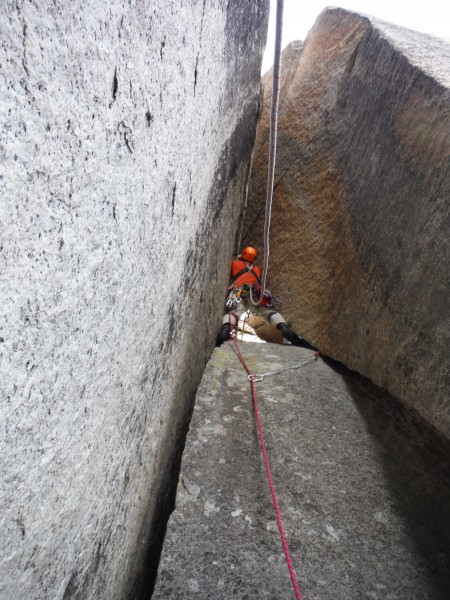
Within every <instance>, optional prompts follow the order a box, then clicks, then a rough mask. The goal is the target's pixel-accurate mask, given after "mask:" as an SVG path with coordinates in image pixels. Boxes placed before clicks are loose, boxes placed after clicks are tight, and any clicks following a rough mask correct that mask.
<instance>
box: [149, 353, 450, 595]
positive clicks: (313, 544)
mask: <svg viewBox="0 0 450 600" xmlns="http://www.w3.org/2000/svg"><path fill="white" fill-rule="evenodd" d="M240 348H241V351H242V353H243V355H244V358H245V359H246V361H247V362H248V364H249V366H250V369H251V370H252V372H256V373H264V372H266V371H272V370H276V369H278V368H283V367H286V366H290V365H295V364H299V363H302V362H304V361H305V360H306V359H308V358H310V357H311V354H312V353H311V352H309V351H307V350H304V349H301V348H294V347H292V346H288V345H284V346H283V345H275V344H252V343H247V344H246V343H243V344H240ZM256 389H257V397H258V403H259V409H260V415H261V420H262V426H263V430H264V436H265V441H266V448H267V452H268V455H269V460H270V463H271V469H272V477H273V479H274V483H275V487H276V490H277V496H278V501H279V504H280V510H281V514H282V518H283V522H284V528H285V532H286V536H287V540H288V543H289V546H290V551H291V554H292V558H293V563H294V568H295V569H296V573H297V577H298V580H299V586H300V590H301V592H302V594H303V597H304V598H305V600H338V599H339V600H344V599H348V600H354V599H356V598H358V599H359V598H368V599H369V598H370V599H373V600H376V599H378V600H387V599H391V600H392V599H398V600H404V599H405V598H410V599H414V600H419V599H423V598H427V599H430V600H431V599H434V600H437V599H439V600H444V599H446V598H448V597H449V594H450V497H449V496H450V492H449V490H450V485H449V484H450V452H449V450H450V448H449V444H448V441H446V440H445V438H443V437H441V436H438V435H436V433H435V430H433V429H432V428H431V427H429V426H427V425H426V424H425V423H424V422H423V421H421V420H420V419H419V418H417V416H415V415H414V414H413V413H411V412H408V411H407V410H406V409H404V408H403V407H402V406H401V405H400V404H399V403H398V402H397V401H395V400H394V399H393V398H392V397H390V396H389V395H388V394H387V393H386V392H383V391H382V390H380V389H379V388H377V387H375V386H374V385H373V384H371V383H370V382H369V381H368V380H367V379H363V378H362V377H360V376H358V375H356V374H351V373H349V372H348V371H342V370H337V369H336V367H334V368H333V367H332V366H330V365H329V364H326V363H325V362H324V361H323V360H321V359H319V360H318V361H316V362H313V363H312V364H309V365H308V366H305V367H302V368H300V369H297V370H291V371H288V372H286V373H284V374H280V375H275V376H272V377H268V378H266V379H264V381H263V382H260V383H257V384H256ZM152 598H153V599H154V600H155V599H163V598H172V599H181V598H199V599H209V598H211V599H212V598H219V599H223V600H225V599H228V598H239V599H244V598H245V599H247V600H256V599H257V598H270V599H273V600H279V599H280V598H294V595H293V591H292V589H291V583H290V579H289V575H288V570H287V567H286V564H285V561H284V557H283V553H282V547H281V542H280V539H279V535H278V531H277V526H276V521H275V514H274V510H273V506H272V502H271V498H270V492H269V488H268V484H267V480H266V474H265V469H264V464H263V461H262V457H261V450H260V447H259V439H258V433H257V429H256V425H255V420H254V415H253V409H252V403H251V396H250V386H249V382H248V381H247V377H246V373H245V371H244V369H243V367H242V365H241V364H240V362H239V360H238V358H237V356H236V355H235V354H234V349H233V346H232V344H231V343H230V342H228V343H226V344H224V345H223V346H222V347H221V348H220V349H217V350H216V351H215V352H214V354H213V357H212V359H211V361H210V362H209V363H208V365H207V368H206V371H205V374H204V377H203V380H202V383H201V385H200V387H199V390H198V393H197V398H196V404H195V409H194V415H193V419H192V421H191V426H190V430H189V434H188V438H187V442H186V449H185V452H184V455H183V463H182V469H181V477H180V483H179V486H178V494H177V499H176V510H175V511H174V513H173V514H172V516H171V518H170V521H169V525H168V531H167V537H166V540H165V543H164V547H163V554H162V560H161V563H160V568H159V573H158V579H157V584H156V588H155V592H154V594H153V596H152Z"/></svg>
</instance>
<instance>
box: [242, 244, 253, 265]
mask: <svg viewBox="0 0 450 600" xmlns="http://www.w3.org/2000/svg"><path fill="white" fill-rule="evenodd" d="M256 254H257V252H256V250H255V249H254V248H252V247H251V246H247V247H246V248H244V249H243V250H242V253H241V257H242V259H243V260H247V261H248V262H253V261H254V260H255V258H256Z"/></svg>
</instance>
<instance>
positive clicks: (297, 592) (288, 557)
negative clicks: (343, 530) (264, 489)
mask: <svg viewBox="0 0 450 600" xmlns="http://www.w3.org/2000/svg"><path fill="white" fill-rule="evenodd" d="M233 344H234V347H235V349H236V354H237V355H238V357H239V360H240V361H241V363H242V365H243V367H244V369H245V370H246V371H247V375H248V378H249V379H250V386H251V390H252V399H253V407H254V409H255V418H256V424H257V426H258V433H259V441H260V444H261V450H262V453H263V457H264V464H265V467H266V473H267V480H268V482H269V487H270V493H271V494H272V501H273V506H274V508H275V514H276V517H277V525H278V530H279V532H280V536H281V543H282V545H283V550H284V556H285V558H286V563H287V567H288V570H289V575H290V577H291V582H292V587H293V589H294V593H295V598H296V600H302V595H301V593H300V590H299V587H298V583H297V577H296V575H295V571H294V566H293V564H292V559H291V554H290V552H289V546H288V543H287V539H286V534H285V533H284V528H283V523H282V520H281V512H280V507H279V505H278V500H277V495H276V492H275V486H274V484H273V480H272V473H271V471H270V465H269V458H268V456H267V451H266V444H265V442H264V435H263V431H262V426H261V418H260V416H259V406H258V400H257V398H256V389H255V382H254V381H253V378H254V376H253V375H252V373H251V371H250V369H249V368H248V366H247V364H246V362H245V360H244V358H243V356H242V354H241V351H240V350H239V347H238V344H237V342H236V339H235V337H234V336H233Z"/></svg>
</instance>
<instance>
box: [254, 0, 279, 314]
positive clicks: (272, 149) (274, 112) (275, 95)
mask: <svg viewBox="0 0 450 600" xmlns="http://www.w3.org/2000/svg"><path fill="white" fill-rule="evenodd" d="M283 10H284V0H278V1H277V16H276V30H275V52H274V60H273V79H272V104H271V107H272V108H271V114H270V138H269V140H270V141H269V168H268V174H267V195H266V212H265V220H264V264H263V270H262V277H261V294H260V296H259V299H258V302H255V301H254V300H253V297H252V296H251V297H250V300H251V302H252V303H253V304H254V305H255V306H258V305H259V304H260V302H261V299H262V297H263V295H264V292H265V290H266V281H267V272H268V270H269V254H270V248H269V231H270V221H271V218H272V200H273V182H274V179H275V160H276V154H277V130H278V107H279V103H280V79H281V40H282V33H283Z"/></svg>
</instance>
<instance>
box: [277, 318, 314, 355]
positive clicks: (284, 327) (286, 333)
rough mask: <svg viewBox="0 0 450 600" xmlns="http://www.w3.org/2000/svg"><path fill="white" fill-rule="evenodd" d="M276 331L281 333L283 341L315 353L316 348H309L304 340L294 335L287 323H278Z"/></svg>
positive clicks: (309, 345)
mask: <svg viewBox="0 0 450 600" xmlns="http://www.w3.org/2000/svg"><path fill="white" fill-rule="evenodd" d="M277 329H279V330H280V331H281V333H282V334H283V337H284V339H285V340H287V341H288V342H291V344H292V345H293V346H300V347H301V348H308V349H309V350H315V351H317V348H314V346H311V344H309V343H308V342H307V341H306V340H304V339H303V338H301V337H300V336H298V335H297V334H296V333H294V332H293V331H292V329H291V328H290V327H289V325H288V324H287V323H279V324H278V325H277Z"/></svg>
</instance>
